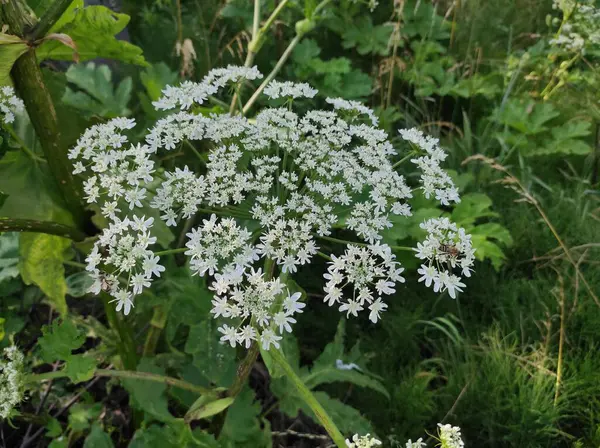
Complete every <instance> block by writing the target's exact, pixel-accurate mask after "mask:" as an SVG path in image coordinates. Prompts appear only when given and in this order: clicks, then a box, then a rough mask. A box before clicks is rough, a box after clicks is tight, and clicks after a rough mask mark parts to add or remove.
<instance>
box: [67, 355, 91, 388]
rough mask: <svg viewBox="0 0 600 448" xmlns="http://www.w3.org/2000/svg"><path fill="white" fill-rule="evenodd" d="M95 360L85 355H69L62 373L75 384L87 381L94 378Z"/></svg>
mask: <svg viewBox="0 0 600 448" xmlns="http://www.w3.org/2000/svg"><path fill="white" fill-rule="evenodd" d="M95 370H96V360H95V359H94V358H92V357H91V356H87V355H71V356H70V357H69V358H68V359H67V364H66V366H65V368H64V369H63V372H64V373H65V374H66V375H67V376H68V377H69V379H70V380H71V381H73V382H74V383H75V384H77V383H81V382H83V381H88V380H90V379H92V377H93V376H94V371H95Z"/></svg>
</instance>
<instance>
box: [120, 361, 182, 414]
mask: <svg viewBox="0 0 600 448" xmlns="http://www.w3.org/2000/svg"><path fill="white" fill-rule="evenodd" d="M137 371H138V372H149V373H155V374H158V375H164V374H165V370H164V369H163V368H162V367H158V366H156V365H155V364H154V362H153V361H152V360H151V359H149V358H143V359H142V360H141V361H140V363H139V364H138V367H137ZM123 386H124V387H125V389H127V391H128V392H129V394H130V395H129V401H130V403H131V406H133V407H134V408H136V409H139V410H140V411H144V413H145V414H146V415H147V416H149V417H152V418H151V419H156V420H159V421H162V422H173V421H175V420H176V419H175V417H173V416H172V415H171V413H170V412H169V403H168V401H167V396H166V393H165V392H166V390H167V385H166V384H160V383H155V382H153V381H140V380H134V379H125V380H123Z"/></svg>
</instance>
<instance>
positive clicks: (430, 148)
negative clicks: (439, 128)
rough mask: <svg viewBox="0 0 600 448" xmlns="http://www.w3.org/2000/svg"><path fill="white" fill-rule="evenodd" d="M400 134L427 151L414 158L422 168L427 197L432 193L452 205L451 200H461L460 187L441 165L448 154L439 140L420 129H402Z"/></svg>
mask: <svg viewBox="0 0 600 448" xmlns="http://www.w3.org/2000/svg"><path fill="white" fill-rule="evenodd" d="M400 135H401V136H402V138H403V139H404V140H406V141H409V142H411V143H413V144H414V145H416V146H417V147H419V148H420V149H421V150H423V151H425V153H426V155H424V156H421V157H418V158H416V159H412V160H411V162H413V163H414V164H415V165H417V166H418V167H419V169H420V170H421V183H422V187H421V188H422V190H423V194H424V195H425V197H426V198H427V199H429V198H430V197H431V196H432V195H434V196H435V199H436V200H438V201H440V203H441V204H442V205H450V203H451V202H460V197H459V196H458V189H457V188H456V187H455V186H454V182H452V179H451V178H450V176H449V175H448V173H446V172H445V171H444V170H443V169H442V168H441V167H440V162H443V161H444V160H446V157H447V154H446V153H445V152H444V150H442V149H441V148H440V146H439V140H438V139H437V138H433V137H430V136H425V135H423V133H422V132H421V131H419V130H418V129H415V128H413V129H401V130H400Z"/></svg>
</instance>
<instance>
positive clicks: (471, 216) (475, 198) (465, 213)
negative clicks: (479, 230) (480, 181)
mask: <svg viewBox="0 0 600 448" xmlns="http://www.w3.org/2000/svg"><path fill="white" fill-rule="evenodd" d="M491 206H492V200H491V199H490V198H489V197H488V196H487V195H485V194H483V193H470V194H466V195H463V196H462V197H461V198H460V202H459V203H458V204H456V205H455V206H454V210H452V216H451V220H452V221H453V222H455V223H456V224H457V225H459V226H461V227H465V226H468V225H471V224H473V223H474V222H475V221H476V220H477V219H479V218H483V217H493V216H498V214H497V213H495V212H492V211H491V210H490V207H491Z"/></svg>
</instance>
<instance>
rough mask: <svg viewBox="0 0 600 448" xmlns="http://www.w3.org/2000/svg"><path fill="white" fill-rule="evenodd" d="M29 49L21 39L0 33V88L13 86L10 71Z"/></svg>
mask: <svg viewBox="0 0 600 448" xmlns="http://www.w3.org/2000/svg"><path fill="white" fill-rule="evenodd" d="M28 49H29V46H28V45H27V42H26V41H24V40H22V39H21V38H20V37H17V36H13V35H12V34H6V33H0V86H9V85H12V81H11V79H10V71H11V69H12V67H13V65H14V63H15V61H16V60H17V59H19V57H20V56H21V55H22V54H23V53H25V52H26V51H27V50H28Z"/></svg>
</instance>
